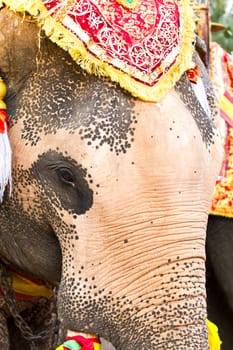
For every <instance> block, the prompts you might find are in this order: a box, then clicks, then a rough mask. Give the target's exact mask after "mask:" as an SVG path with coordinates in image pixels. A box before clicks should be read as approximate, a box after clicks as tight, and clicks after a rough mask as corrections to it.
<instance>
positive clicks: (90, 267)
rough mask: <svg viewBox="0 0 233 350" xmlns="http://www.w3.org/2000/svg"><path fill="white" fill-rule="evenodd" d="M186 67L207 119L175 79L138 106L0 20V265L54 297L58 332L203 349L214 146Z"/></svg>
mask: <svg viewBox="0 0 233 350" xmlns="http://www.w3.org/2000/svg"><path fill="white" fill-rule="evenodd" d="M193 59H194V60H195V61H196V62H197V63H198V65H199V69H200V71H201V73H202V77H203V78H202V80H203V84H204V88H205V93H206V97H207V100H208V104H209V109H210V110H211V115H210V114H209V110H208V108H207V109H205V106H204V103H203V102H200V101H199V99H198V97H197V96H199V97H200V94H199V95H198V91H197V90H198V88H197V89H195V90H194V89H193V88H192V84H191V82H190V81H189V80H188V79H187V75H186V73H184V74H182V76H181V77H180V79H179V81H178V82H177V83H176V85H175V86H174V87H173V88H171V89H170V90H169V91H168V93H167V94H166V95H165V96H164V97H163V99H161V101H160V102H158V103H153V102H144V101H142V100H140V99H138V98H136V97H133V96H132V95H131V94H130V93H129V92H127V91H125V90H124V89H123V88H121V87H120V86H119V85H118V84H117V83H115V82H113V81H111V80H110V79H109V78H107V77H99V76H96V75H92V74H89V73H88V72H86V71H85V70H83V69H82V68H81V67H80V66H78V65H77V64H76V63H75V62H74V61H73V59H72V58H71V57H70V55H69V53H67V52H65V51H64V50H62V49H61V48H59V47H58V46H57V45H56V44H55V43H53V42H51V41H50V40H49V39H48V38H46V36H45V35H43V32H41V29H40V27H39V26H38V24H37V22H36V20H35V18H34V17H31V16H30V15H28V14H24V15H22V14H18V13H15V12H13V11H10V10H9V9H8V8H6V7H2V8H1V10H0V69H1V76H3V78H4V81H5V82H6V84H7V87H8V92H7V96H6V104H7V111H8V114H9V117H10V124H11V127H10V130H9V138H10V142H11V147H12V182H13V185H12V190H11V194H10V193H9V188H7V190H6V191H5V194H4V200H3V202H2V204H1V207H0V212H1V215H0V242H1V244H0V257H1V261H2V262H3V264H4V265H5V266H6V267H7V268H10V267H14V269H15V270H16V271H17V272H19V273H22V274H23V275H27V276H29V277H30V278H35V279H39V280H40V281H44V282H45V283H46V284H47V285H48V284H49V285H51V286H52V288H53V287H56V288H58V295H57V309H58V317H59V321H60V324H61V327H63V328H64V330H65V331H68V332H69V331H73V332H74V331H77V332H84V333H93V334H96V335H98V336H100V337H102V338H104V339H106V340H107V341H109V342H110V343H111V344H112V345H113V346H114V347H115V349H117V350H126V349H127V350H131V349H141V350H143V349H156V350H162V349H166V350H169V349H171V350H175V349H180V350H181V349H184V350H192V349H195V350H207V349H209V346H208V334H207V327H206V317H207V307H206V289H205V233H206V224H207V219H208V210H209V206H210V201H211V197H212V192H213V187H214V183H215V179H216V176H217V174H218V170H219V167H220V163H221V157H222V149H221V140H220V136H219V132H218V128H217V123H218V120H217V118H218V109H217V105H216V102H215V97H214V94H213V90H212V87H211V83H210V80H209V78H208V74H207V72H206V71H205V69H204V68H203V65H202V64H201V61H200V60H199V58H198V56H197V55H196V54H195V53H194V58H193ZM204 97H205V96H203V94H202V98H204ZM1 334H2V333H1ZM10 341H11V339H10ZM4 346H5V348H4V349H8V348H9V346H11V347H10V348H12V346H13V348H14V346H15V348H16V345H15V343H13V344H10V345H9V344H5V345H4ZM40 348H41V349H42V348H43V349H45V346H44V347H43V345H42V347H40ZM38 349H39V345H38Z"/></svg>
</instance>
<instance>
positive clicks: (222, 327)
mask: <svg viewBox="0 0 233 350" xmlns="http://www.w3.org/2000/svg"><path fill="white" fill-rule="evenodd" d="M232 230H233V220H232V219H231V218H227V217H224V216H217V215H209V219H208V225H207V239H206V251H207V267H206V271H207V279H206V283H207V305H208V314H209V317H210V318H211V319H212V320H213V321H214V322H215V323H216V324H217V325H218V328H219V334H220V338H221V340H222V348H221V349H222V350H231V349H232V344H233V335H232V322H233V286H232V250H233V243H232Z"/></svg>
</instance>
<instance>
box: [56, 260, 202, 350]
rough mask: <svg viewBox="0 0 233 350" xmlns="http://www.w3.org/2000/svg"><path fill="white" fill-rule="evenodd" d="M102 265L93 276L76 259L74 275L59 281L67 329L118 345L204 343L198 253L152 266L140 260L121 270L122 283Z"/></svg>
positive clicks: (126, 348) (120, 348)
mask: <svg viewBox="0 0 233 350" xmlns="http://www.w3.org/2000/svg"><path fill="white" fill-rule="evenodd" d="M139 260H140V259H139ZM101 265H102V266H101V270H100V271H101V272H100V271H99V277H98V278H97V277H96V275H97V274H95V278H94V274H93V276H92V277H87V275H88V274H87V273H85V272H86V271H85V270H86V268H84V266H83V265H81V266H80V270H79V278H74V277H69V278H66V279H65V280H63V281H62V283H61V287H60V292H59V313H60V317H61V319H62V321H63V323H64V324H65V326H66V327H67V328H68V329H71V330H76V331H83V332H88V333H94V334H97V335H100V336H101V337H103V338H105V339H107V340H109V341H110V342H111V343H112V344H113V345H114V347H115V348H116V349H117V350H133V349H134V350H135V349H142V350H144V349H156V350H162V349H166V350H169V349H171V350H175V349H187V350H192V349H193V350H194V349H195V350H207V349H208V336H207V329H206V321H205V320H206V294H205V262H204V259H203V257H197V258H196V259H193V258H192V259H191V258H190V257H189V258H188V257H186V258H185V257H181V256H180V255H177V256H174V257H173V258H171V259H169V260H168V261H167V262H166V263H164V264H161V265H160V266H157V268H156V269H154V267H153V265H154V263H153V261H151V260H150V261H149V260H147V261H144V262H141V266H140V268H139V267H138V268H136V267H135V268H131V271H129V270H128V271H126V270H124V271H123V274H122V270H121V274H122V276H124V278H125V277H126V276H127V281H128V282H127V283H124V281H123V277H120V276H119V272H120V271H119V272H118V274H117V272H116V270H114V267H112V269H109V270H111V271H112V273H111V275H110V276H109V275H108V272H107V271H106V269H105V267H104V266H103V264H101ZM139 270H140V271H139ZM77 280H78V282H77ZM114 281H115V282H114ZM116 281H117V283H116ZM113 284H114V287H113ZM116 285H117V286H116ZM69 305H73V309H70V306H69Z"/></svg>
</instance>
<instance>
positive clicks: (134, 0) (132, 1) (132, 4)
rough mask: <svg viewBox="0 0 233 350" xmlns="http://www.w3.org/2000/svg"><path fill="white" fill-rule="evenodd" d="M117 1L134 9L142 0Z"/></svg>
mask: <svg viewBox="0 0 233 350" xmlns="http://www.w3.org/2000/svg"><path fill="white" fill-rule="evenodd" d="M116 1H117V2H118V3H119V4H121V5H122V6H124V7H126V8H128V9H130V10H134V9H135V8H136V7H137V6H138V5H139V2H140V0H116Z"/></svg>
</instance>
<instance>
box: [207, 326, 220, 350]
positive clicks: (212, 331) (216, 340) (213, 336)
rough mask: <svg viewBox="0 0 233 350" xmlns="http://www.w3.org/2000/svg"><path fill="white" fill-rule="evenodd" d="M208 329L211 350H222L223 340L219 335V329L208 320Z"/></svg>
mask: <svg viewBox="0 0 233 350" xmlns="http://www.w3.org/2000/svg"><path fill="white" fill-rule="evenodd" d="M206 323H207V328H208V341H209V347H210V350H220V349H221V344H222V342H221V340H220V337H219V334H218V327H217V326H216V325H215V324H214V323H213V322H211V321H209V320H208V319H207V320H206Z"/></svg>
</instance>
